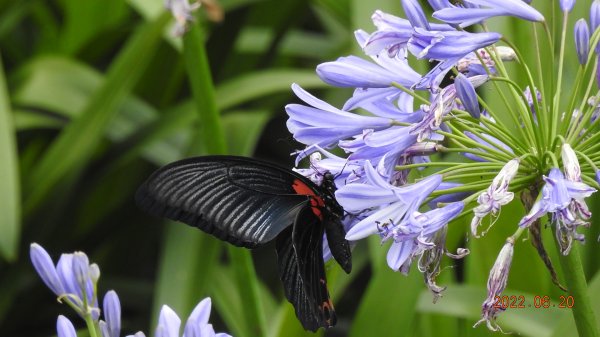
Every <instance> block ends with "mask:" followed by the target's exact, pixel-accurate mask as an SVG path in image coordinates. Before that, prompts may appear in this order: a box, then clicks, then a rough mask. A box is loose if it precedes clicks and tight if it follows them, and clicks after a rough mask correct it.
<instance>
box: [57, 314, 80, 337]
mask: <svg viewBox="0 0 600 337" xmlns="http://www.w3.org/2000/svg"><path fill="white" fill-rule="evenodd" d="M56 334H57V335H58V337H77V333H76V332H75V327H74V326H73V323H71V321H70V320H69V319H68V318H66V317H65V316H63V315H59V316H58V319H57V320H56Z"/></svg>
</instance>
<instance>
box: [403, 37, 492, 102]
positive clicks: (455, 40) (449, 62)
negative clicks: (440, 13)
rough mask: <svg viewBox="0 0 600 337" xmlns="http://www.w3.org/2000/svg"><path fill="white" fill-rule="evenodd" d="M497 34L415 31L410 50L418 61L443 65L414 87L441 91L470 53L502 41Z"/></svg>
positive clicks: (409, 45) (410, 41) (409, 44)
mask: <svg viewBox="0 0 600 337" xmlns="http://www.w3.org/2000/svg"><path fill="white" fill-rule="evenodd" d="M500 37H501V35H500V34H498V33H493V32H491V33H468V32H464V31H426V30H424V29H421V28H415V31H414V33H413V35H412V37H411V38H410V40H409V41H408V44H407V47H408V50H409V51H410V52H411V53H412V54H413V55H415V56H416V57H417V58H427V59H429V60H437V61H440V62H439V63H438V64H437V65H436V66H435V67H434V68H433V69H432V70H431V71H429V72H428V73H427V74H426V75H424V76H423V77H422V78H421V80H419V82H417V83H416V84H415V85H414V86H413V87H414V88H415V89H433V90H436V89H437V88H438V87H439V84H440V83H441V81H442V79H443V77H444V76H445V75H446V73H447V72H448V71H449V70H450V69H451V68H452V67H454V66H455V65H456V64H457V63H458V62H459V61H460V60H461V59H463V58H464V57H465V56H467V55H469V54H470V53H472V52H474V51H476V50H479V49H481V48H483V47H486V46H489V45H491V44H493V43H495V42H497V41H498V40H499V39H500Z"/></svg>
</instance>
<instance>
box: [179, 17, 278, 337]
mask: <svg viewBox="0 0 600 337" xmlns="http://www.w3.org/2000/svg"><path fill="white" fill-rule="evenodd" d="M183 47H184V48H183V51H184V52H183V54H184V58H185V61H186V67H187V71H188V74H189V81H190V84H191V87H192V94H193V96H194V103H195V105H196V109H197V111H198V122H199V123H198V129H197V134H196V141H195V142H194V143H192V144H196V145H199V146H202V147H203V148H202V149H201V150H202V151H203V152H204V153H209V154H223V153H227V145H226V143H225V135H224V132H223V128H222V126H221V119H220V116H219V109H218V107H217V103H216V96H215V89H214V84H213V81H212V76H211V72H210V65H209V62H208V57H207V55H206V49H205V46H204V34H203V31H202V29H201V28H200V27H199V26H198V25H192V27H191V28H190V30H189V32H188V33H187V34H186V35H185V36H184V38H183ZM228 252H229V256H230V258H231V264H232V268H233V271H234V274H235V275H236V278H235V279H236V286H237V287H238V289H239V290H240V294H241V296H242V300H243V303H245V304H246V305H248V306H251V309H249V310H246V311H245V315H246V323H247V324H248V327H249V331H248V335H247V336H264V335H265V334H266V331H267V330H266V327H267V320H266V317H265V314H264V308H263V303H262V298H261V296H260V286H259V280H258V277H257V275H256V271H255V269H254V263H253V261H252V255H251V254H250V252H249V251H248V250H245V249H240V248H237V247H233V246H228Z"/></svg>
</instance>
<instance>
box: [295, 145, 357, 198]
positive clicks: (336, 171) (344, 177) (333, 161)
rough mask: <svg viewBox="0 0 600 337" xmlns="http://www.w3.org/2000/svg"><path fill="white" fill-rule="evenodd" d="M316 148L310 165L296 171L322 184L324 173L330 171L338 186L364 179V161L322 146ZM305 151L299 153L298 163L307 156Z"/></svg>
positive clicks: (311, 156)
mask: <svg viewBox="0 0 600 337" xmlns="http://www.w3.org/2000/svg"><path fill="white" fill-rule="evenodd" d="M316 149H317V150H316V151H317V152H312V154H311V155H310V165H309V167H308V168H299V169H294V171H296V172H298V173H300V174H302V175H303V176H305V177H307V178H309V179H310V180H312V181H313V182H314V183H315V184H317V185H321V182H322V181H323V175H324V174H325V172H329V173H331V174H332V175H333V176H334V177H335V183H336V186H337V187H338V188H340V187H342V186H344V185H347V184H350V183H355V182H362V181H363V180H364V171H363V167H364V162H363V161H353V160H348V159H346V158H342V157H340V156H337V155H335V154H333V153H331V152H329V151H327V150H325V149H322V148H320V147H316ZM309 151H310V150H309ZM304 153H305V152H304V151H302V152H301V153H300V155H298V157H297V158H296V165H298V162H299V161H300V160H302V159H303V158H304V157H305V155H304ZM323 156H324V157H323Z"/></svg>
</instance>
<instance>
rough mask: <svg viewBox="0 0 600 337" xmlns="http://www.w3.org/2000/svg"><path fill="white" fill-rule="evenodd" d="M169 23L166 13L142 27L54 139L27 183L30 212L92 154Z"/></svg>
mask: <svg viewBox="0 0 600 337" xmlns="http://www.w3.org/2000/svg"><path fill="white" fill-rule="evenodd" d="M165 23H166V16H163V17H161V18H160V19H159V20H157V21H154V22H150V23H148V24H146V25H144V26H143V27H142V29H140V30H139V31H138V32H137V33H136V34H135V35H134V36H133V37H132V38H131V40H130V41H129V42H128V44H127V45H126V47H125V48H124V49H123V50H122V52H121V53H120V55H119V56H118V57H117V59H116V60H115V61H114V62H113V64H112V65H111V67H110V69H109V72H108V75H107V78H106V81H105V82H104V83H103V85H102V87H101V88H100V90H98V91H97V92H96V93H95V94H94V95H93V96H92V97H91V98H90V100H89V102H88V103H87V104H86V108H85V109H84V111H83V113H82V114H81V116H80V117H79V118H77V119H76V120H73V121H72V122H71V123H69V125H68V126H67V127H65V129H64V130H63V131H62V132H61V134H60V135H59V136H58V138H57V139H56V140H55V141H54V142H53V143H52V145H51V146H50V148H49V149H48V151H47V152H46V154H45V156H44V157H43V158H41V160H40V161H39V164H38V165H37V167H36V168H35V170H34V171H33V172H32V174H31V176H30V177H29V180H28V184H27V185H26V186H25V191H26V195H25V196H26V199H25V211H26V214H27V213H28V212H30V211H32V210H33V209H34V208H35V207H37V206H38V205H39V204H40V203H41V202H42V201H43V200H44V198H46V197H47V196H48V195H49V193H50V191H51V189H52V188H54V187H55V186H56V184H57V183H58V182H59V180H60V179H62V178H64V177H65V176H66V175H67V174H75V173H77V172H78V171H79V170H80V169H81V168H83V167H84V166H85V165H86V164H87V162H88V160H89V159H90V158H91V157H92V155H93V153H94V150H95V148H96V147H97V145H98V143H99V141H100V139H101V138H102V136H103V134H104V132H105V131H106V128H107V126H108V124H109V122H110V120H111V119H112V117H113V116H114V115H115V114H116V112H117V111H118V109H117V108H118V107H119V105H120V104H122V102H123V101H124V100H125V98H126V97H127V95H128V94H129V93H130V92H131V89H132V88H133V86H134V85H135V83H136V81H137V80H138V79H139V77H140V76H141V75H142V73H143V71H144V70H145V67H146V65H147V64H148V63H149V61H150V59H149V58H148V57H140V55H152V54H153V51H154V50H155V48H156V46H157V45H158V42H159V40H160V36H161V33H162V31H163V28H164V25H165Z"/></svg>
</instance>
